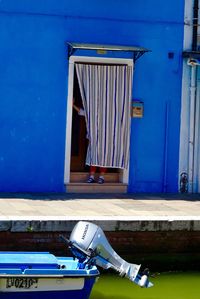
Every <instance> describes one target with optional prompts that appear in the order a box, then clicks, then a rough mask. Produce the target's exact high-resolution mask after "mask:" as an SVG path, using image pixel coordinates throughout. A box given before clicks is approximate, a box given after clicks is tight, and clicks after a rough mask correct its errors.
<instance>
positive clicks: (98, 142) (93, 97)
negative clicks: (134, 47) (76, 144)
mask: <svg viewBox="0 0 200 299" xmlns="http://www.w3.org/2000/svg"><path fill="white" fill-rule="evenodd" d="M76 72H77V77H78V82H79V87H80V92H81V97H82V101H83V107H84V110H85V117H86V126H87V133H88V134H87V135H88V138H89V145H88V151H87V157H86V164H87V165H96V166H104V167H113V168H127V165H128V158H129V142H130V141H129V138H130V101H131V98H132V76H133V72H132V67H130V66H127V65H101V64H99V65H91V64H79V63H78V64H76Z"/></svg>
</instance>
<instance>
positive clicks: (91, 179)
mask: <svg viewBox="0 0 200 299" xmlns="http://www.w3.org/2000/svg"><path fill="white" fill-rule="evenodd" d="M86 183H89V184H91V183H95V180H94V179H93V178H91V177H89V179H88V180H87V181H86Z"/></svg>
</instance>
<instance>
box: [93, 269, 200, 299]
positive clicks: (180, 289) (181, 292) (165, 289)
mask: <svg viewBox="0 0 200 299" xmlns="http://www.w3.org/2000/svg"><path fill="white" fill-rule="evenodd" d="M151 281H152V282H153V283H154V286H153V287H152V288H149V289H142V288H140V287H138V286H136V285H135V284H134V283H132V282H131V281H129V280H128V279H126V278H121V277H118V276H117V275H112V274H103V275H101V276H100V278H99V280H98V281H97V283H96V284H95V286H94V288H93V291H92V294H91V296H90V299H200V272H176V273H161V274H160V275H159V276H157V277H156V278H152V279H151Z"/></svg>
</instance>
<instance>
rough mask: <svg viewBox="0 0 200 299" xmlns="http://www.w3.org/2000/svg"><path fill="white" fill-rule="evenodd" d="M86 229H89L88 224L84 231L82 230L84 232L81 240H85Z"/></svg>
mask: <svg viewBox="0 0 200 299" xmlns="http://www.w3.org/2000/svg"><path fill="white" fill-rule="evenodd" d="M88 228H89V224H86V226H85V229H84V232H83V235H82V238H81V239H82V240H84V239H85V236H86V234H87V231H88Z"/></svg>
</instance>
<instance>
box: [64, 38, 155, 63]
mask: <svg viewBox="0 0 200 299" xmlns="http://www.w3.org/2000/svg"><path fill="white" fill-rule="evenodd" d="M67 46H68V59H69V58H70V56H71V55H73V54H74V53H75V52H76V50H95V51H102V52H107V51H118V52H129V53H131V54H132V59H133V61H134V62H135V61H136V60H137V59H139V58H140V57H141V56H142V55H143V54H145V53H147V52H151V51H150V50H148V49H146V48H142V47H132V46H116V45H97V44H80V43H69V42H68V43H67Z"/></svg>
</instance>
